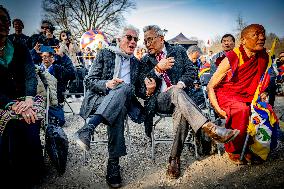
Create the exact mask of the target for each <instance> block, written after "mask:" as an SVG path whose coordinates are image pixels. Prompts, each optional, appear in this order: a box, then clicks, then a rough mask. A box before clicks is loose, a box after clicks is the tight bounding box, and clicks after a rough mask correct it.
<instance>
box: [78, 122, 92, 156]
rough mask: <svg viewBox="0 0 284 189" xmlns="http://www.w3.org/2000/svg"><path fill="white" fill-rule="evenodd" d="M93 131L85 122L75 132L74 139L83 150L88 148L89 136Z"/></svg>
mask: <svg viewBox="0 0 284 189" xmlns="http://www.w3.org/2000/svg"><path fill="white" fill-rule="evenodd" d="M93 133H94V129H93V128H92V127H91V126H90V125H88V124H85V125H84V126H83V127H82V128H81V129H79V130H78V131H77V132H76V133H75V140H76V142H77V144H79V146H80V147H81V148H82V149H83V150H85V151H89V150H90V143H91V136H92V134H93Z"/></svg>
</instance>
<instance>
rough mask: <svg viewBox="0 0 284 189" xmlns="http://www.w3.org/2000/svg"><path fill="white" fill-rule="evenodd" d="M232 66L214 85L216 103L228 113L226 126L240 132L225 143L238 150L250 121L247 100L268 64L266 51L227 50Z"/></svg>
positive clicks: (249, 99)
mask: <svg viewBox="0 0 284 189" xmlns="http://www.w3.org/2000/svg"><path fill="white" fill-rule="evenodd" d="M226 57H227V58H228V60H229V63H230V65H231V70H230V71H229V72H228V73H227V75H226V77H225V78H224V79H223V80H222V81H221V82H220V84H219V85H218V86H217V87H216V88H215V93H216V97H217V100H218V104H219V106H220V108H221V109H223V110H224V111H225V112H226V114H227V117H228V118H227V120H226V128H231V129H239V130H240V134H239V135H238V136H237V137H236V138H235V139H234V140H233V141H231V142H229V143H227V144H225V149H226V151H227V152H230V153H241V150H242V147H243V144H244V140H245V137H246V131H247V126H248V123H249V115H250V103H251V101H252V99H253V96H254V93H255V91H256V88H257V86H258V84H259V81H260V79H261V77H262V75H263V73H264V72H265V70H266V68H267V65H268V61H269V59H268V54H267V53H266V52H265V51H264V50H263V51H261V52H258V53H257V54H256V55H254V56H252V57H250V58H249V57H248V56H247V55H246V53H245V51H244V49H243V47H242V45H241V46H240V47H239V48H235V49H233V50H231V51H229V52H227V53H226Z"/></svg>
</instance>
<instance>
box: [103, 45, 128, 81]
mask: <svg viewBox="0 0 284 189" xmlns="http://www.w3.org/2000/svg"><path fill="white" fill-rule="evenodd" d="M106 49H108V50H110V51H111V52H113V53H115V64H114V72H113V78H118V76H119V74H120V73H119V72H120V67H121V62H122V60H123V59H130V58H132V57H133V54H131V55H129V54H126V53H125V52H123V51H122V50H121V49H120V48H119V47H118V46H109V47H106Z"/></svg>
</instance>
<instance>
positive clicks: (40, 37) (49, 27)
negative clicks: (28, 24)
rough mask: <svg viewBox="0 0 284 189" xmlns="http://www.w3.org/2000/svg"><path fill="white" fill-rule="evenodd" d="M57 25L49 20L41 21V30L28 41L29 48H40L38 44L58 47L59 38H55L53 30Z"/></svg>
mask: <svg viewBox="0 0 284 189" xmlns="http://www.w3.org/2000/svg"><path fill="white" fill-rule="evenodd" d="M54 30H55V27H54V26H53V24H52V23H51V22H50V21H49V20H43V21H42V22H41V32H40V33H39V34H34V35H32V36H31V37H30V38H29V40H28V42H27V45H28V48H29V49H30V50H31V49H33V48H38V47H37V46H41V45H44V46H51V47H53V48H54V47H56V46H58V45H59V40H58V39H56V38H55V36H54V35H53V32H54Z"/></svg>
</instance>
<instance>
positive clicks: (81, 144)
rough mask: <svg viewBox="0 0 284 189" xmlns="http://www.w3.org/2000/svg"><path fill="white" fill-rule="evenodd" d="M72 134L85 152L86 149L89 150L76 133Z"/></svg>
mask: <svg viewBox="0 0 284 189" xmlns="http://www.w3.org/2000/svg"><path fill="white" fill-rule="evenodd" d="M74 136H75V141H76V143H77V144H78V145H79V146H80V147H81V148H82V149H83V150H84V151H86V152H87V151H89V150H90V148H89V147H88V146H87V145H86V144H85V143H84V142H82V141H81V140H80V138H79V134H78V133H75V134H74Z"/></svg>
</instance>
